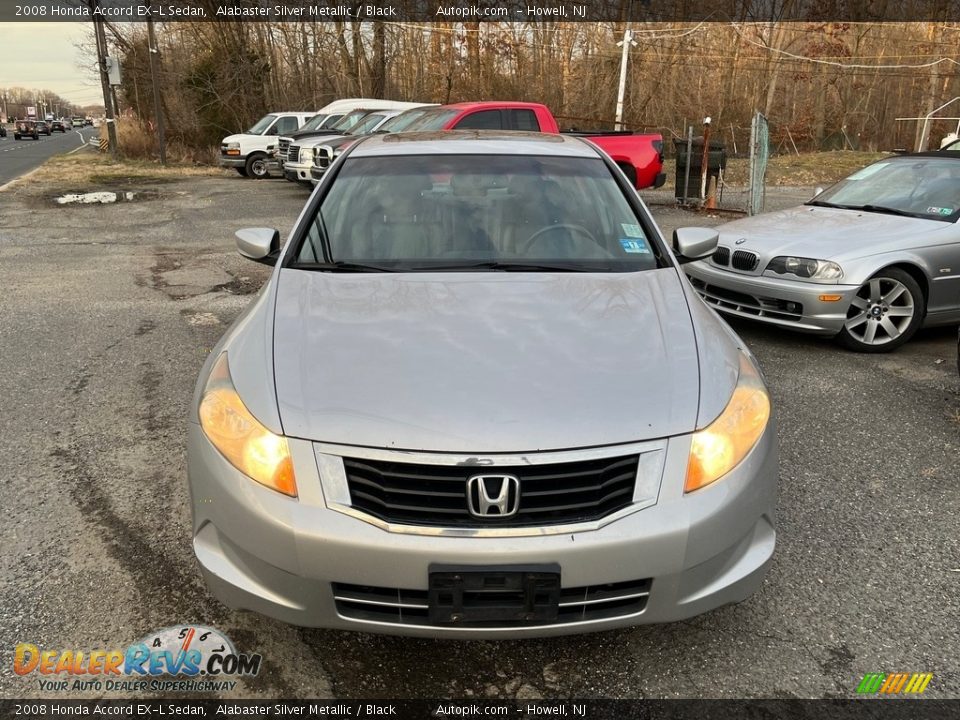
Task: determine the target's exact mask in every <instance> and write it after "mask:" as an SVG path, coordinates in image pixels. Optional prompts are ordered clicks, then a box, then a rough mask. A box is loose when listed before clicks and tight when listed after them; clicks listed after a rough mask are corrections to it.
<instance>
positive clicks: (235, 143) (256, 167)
mask: <svg viewBox="0 0 960 720" xmlns="http://www.w3.org/2000/svg"><path fill="white" fill-rule="evenodd" d="M316 114H317V113H312V112H273V113H269V114H267V115H264V116H263V117H262V118H260V120H258V121H257V122H256V124H254V126H253V127H251V128H250V129H249V130H247V131H246V132H242V133H238V134H236V135H228V136H227V137H225V138H224V139H223V140H221V141H220V157H219V158H218V162H219V164H220V166H221V167H232V168H233V169H235V170H236V171H237V172H238V173H240V174H241V175H243V176H244V177H252V178H257V179H259V178H265V177H270V170H269V167H268V163H267V151H268V150H269V148H270V146H271V145H276V144H277V136H278V135H289V134H290V133H292V132H296V131H297V130H299V129H300V128H301V127H303V124H304V123H305V122H306V121H307V120H309V119H310V118H312V117H313V116H314V115H316Z"/></svg>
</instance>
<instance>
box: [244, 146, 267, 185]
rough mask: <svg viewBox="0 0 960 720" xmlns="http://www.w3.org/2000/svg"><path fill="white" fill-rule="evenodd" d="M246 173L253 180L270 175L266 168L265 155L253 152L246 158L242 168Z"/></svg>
mask: <svg viewBox="0 0 960 720" xmlns="http://www.w3.org/2000/svg"><path fill="white" fill-rule="evenodd" d="M244 169H245V170H246V171H247V175H248V176H249V177H252V178H253V179H254V180H263V179H264V178H268V177H270V171H269V170H268V169H267V156H266V155H263V154H259V153H258V154H254V155H251V156H250V157H248V158H247V164H246V166H245V168H244Z"/></svg>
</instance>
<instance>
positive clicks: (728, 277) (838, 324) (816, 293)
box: [683, 261, 859, 336]
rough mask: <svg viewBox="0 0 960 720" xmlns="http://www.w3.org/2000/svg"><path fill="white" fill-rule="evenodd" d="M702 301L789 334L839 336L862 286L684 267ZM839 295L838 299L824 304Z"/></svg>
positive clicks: (703, 265)
mask: <svg viewBox="0 0 960 720" xmlns="http://www.w3.org/2000/svg"><path fill="white" fill-rule="evenodd" d="M683 269H684V272H685V273H686V275H687V277H688V278H689V279H690V281H691V282H692V283H693V286H694V288H695V289H696V291H697V293H698V294H699V295H700V297H701V298H703V300H704V302H706V303H707V305H709V306H710V307H712V308H714V309H715V310H717V311H719V312H722V313H724V314H726V315H733V316H736V317H742V318H748V319H750V320H759V321H761V322H765V323H769V324H771V325H778V326H780V327H783V328H788V329H790V330H799V331H801V332H807V333H812V334H817V335H831V336H832V335H836V334H837V333H838V332H840V331H841V330H842V329H843V324H844V322H846V319H847V310H848V309H849V307H850V302H851V301H852V300H853V298H854V296H855V295H856V294H857V290H859V286H858V285H828V284H824V283H810V282H802V281H798V280H780V279H777V278H770V277H763V276H757V275H740V274H738V273H734V272H730V271H727V270H720V269H717V268H715V267H713V266H712V265H709V264H708V263H707V262H705V261H700V262H693V263H689V264H687V265H684V266H683ZM821 295H839V296H840V299H839V300H834V301H825V300H821V299H820V296H821Z"/></svg>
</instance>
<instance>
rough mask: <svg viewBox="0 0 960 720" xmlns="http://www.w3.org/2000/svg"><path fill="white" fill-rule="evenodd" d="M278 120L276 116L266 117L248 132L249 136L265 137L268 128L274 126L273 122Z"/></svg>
mask: <svg viewBox="0 0 960 720" xmlns="http://www.w3.org/2000/svg"><path fill="white" fill-rule="evenodd" d="M276 119H277V116H276V115H264V116H263V117H262V118H260V119H259V120H257V123H256V124H255V125H254V126H253V127H252V128H250V129H249V130H247V135H263V133H265V132H266V130H267V128H268V127H270V125H271V124H273V121H274V120H276Z"/></svg>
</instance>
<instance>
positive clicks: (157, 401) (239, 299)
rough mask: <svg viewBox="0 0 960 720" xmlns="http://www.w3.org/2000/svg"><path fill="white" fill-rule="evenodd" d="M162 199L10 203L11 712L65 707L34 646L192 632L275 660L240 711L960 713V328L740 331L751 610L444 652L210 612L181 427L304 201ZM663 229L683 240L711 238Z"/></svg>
mask: <svg viewBox="0 0 960 720" xmlns="http://www.w3.org/2000/svg"><path fill="white" fill-rule="evenodd" d="M90 189H97V188H90ZM113 189H117V188H113ZM126 189H130V190H140V189H142V188H139V187H133V186H131V187H130V188H126ZM152 189H153V190H155V191H156V193H157V194H158V195H159V197H155V198H153V199H149V200H145V201H142V202H136V201H135V202H129V203H119V204H116V205H112V206H106V207H99V206H98V207H72V206H67V207H56V206H54V204H53V203H52V202H51V201H50V199H49V196H50V195H52V194H53V189H51V190H50V192H49V193H46V192H45V191H44V189H43V188H42V187H37V186H35V185H31V186H29V187H27V188H24V189H16V188H14V189H12V190H8V191H6V192H4V193H0V287H2V288H3V290H4V292H3V298H4V302H3V311H2V313H0V347H2V348H3V351H2V353H0V457H3V458H4V459H5V461H6V463H5V464H6V472H5V473H4V475H3V478H2V482H0V503H2V506H3V507H4V508H5V510H6V517H7V522H5V523H3V524H0V543H2V544H3V546H4V547H6V548H8V550H9V549H13V550H14V551H12V552H11V551H8V552H5V553H3V554H0V586H2V598H3V600H2V601H0V635H2V636H3V637H4V638H6V643H5V645H6V647H5V649H4V658H3V660H2V662H0V696H3V697H24V696H47V697H49V696H50V693H49V692H46V693H44V692H42V691H41V690H40V688H39V687H38V685H37V683H36V680H35V679H34V678H33V677H31V678H22V677H19V676H16V675H14V673H13V672H12V658H11V656H12V652H11V649H12V646H13V645H15V644H16V643H18V642H32V643H35V644H37V645H40V646H43V647H48V648H59V649H65V648H78V649H84V648H113V647H122V646H124V645H125V644H127V643H129V642H131V641H133V640H135V639H137V638H140V637H142V636H144V635H145V634H146V633H148V632H149V631H151V630H154V629H157V628H162V627H166V626H170V625H175V624H179V623H187V622H193V623H198V624H204V625H210V626H213V627H216V628H218V629H220V630H222V631H224V632H225V633H226V634H227V635H229V636H230V637H231V638H232V639H233V640H234V642H235V643H236V644H237V646H238V648H239V649H241V650H245V651H249V652H259V653H261V654H262V655H263V657H264V663H265V664H264V667H263V669H262V670H261V673H260V675H259V676H258V677H256V678H255V679H253V680H251V681H249V682H246V683H243V684H241V685H240V686H238V688H237V689H236V691H234V692H233V693H232V694H231V695H230V696H231V697H245V696H248V697H256V696H263V697H268V696H281V697H380V698H392V697H445V696H448V697H457V698H469V697H501V698H503V697H520V698H535V697H541V696H543V697H580V698H588V697H648V698H659V697H667V698H670V697H850V696H852V695H853V691H854V689H855V688H856V685H857V683H858V682H859V680H860V678H861V677H862V676H863V674H864V673H867V672H920V671H923V672H932V673H934V680H933V682H932V683H931V685H930V687H929V689H928V691H927V695H930V696H937V697H957V696H960V675H958V667H957V664H956V662H957V661H956V659H957V658H958V657H960V631H958V624H957V618H958V616H960V599H958V598H960V592H958V590H960V489H958V483H957V478H958V474H960V473H958V457H960V378H958V375H957V367H956V328H948V329H943V330H936V331H923V332H921V333H920V334H919V336H918V337H917V338H916V339H914V340H913V341H912V342H911V343H909V344H908V345H907V346H905V347H904V348H903V349H902V350H900V351H899V352H897V353H895V354H892V355H881V356H867V355H856V354H852V353H848V352H845V351H843V350H841V349H839V348H838V347H836V346H835V345H833V344H832V343H830V342H828V341H824V340H817V339H811V338H808V337H805V336H800V335H793V334H789V333H786V332H782V331H776V330H771V329H767V328H763V327H758V326H756V325H752V324H745V323H738V324H737V325H736V329H737V331H738V332H740V333H741V334H742V335H743V337H744V338H745V340H746V341H747V342H748V343H749V345H750V346H751V348H752V349H753V350H754V352H755V353H756V354H757V356H758V357H759V359H760V361H761V363H762V365H763V368H764V370H765V372H766V374H767V377H768V380H769V384H770V387H771V389H772V393H773V398H774V401H775V403H776V411H777V413H778V415H779V426H780V433H781V504H780V515H779V529H778V530H779V539H778V543H779V545H778V552H777V555H776V558H775V562H774V565H773V569H772V571H771V573H770V575H769V576H768V579H767V580H766V582H765V584H764V586H763V588H762V590H761V591H760V592H759V593H758V594H757V595H755V596H754V597H752V598H751V599H749V600H748V601H746V602H744V603H742V604H740V605H738V606H733V607H726V608H723V609H721V610H719V611H716V612H713V613H711V614H708V615H706V616H702V617H699V618H696V619H694V620H691V621H688V622H684V623H677V624H674V625H670V626H660V627H657V626H654V627H641V628H638V629H634V630H630V631H619V632H608V633H602V634H596V635H591V636H582V637H568V638H561V639H548V640H527V641H522V642H488V641H484V642H453V641H443V642H440V641H427V640H410V639H397V638H390V637H379V636H372V635H358V634H348V633H340V632H329V631H322V630H311V629H301V628H294V627H289V626H285V625H282V624H279V623H276V622H274V621H272V620H268V619H265V618H262V617H259V616H256V615H253V614H250V613H245V612H234V611H230V610H228V609H226V608H224V607H223V606H221V605H219V604H218V603H217V602H216V601H214V600H213V599H212V598H211V597H210V596H209V595H208V594H207V593H206V591H205V589H204V587H203V585H202V583H201V581H200V578H199V575H198V572H197V568H196V563H195V562H194V559H193V554H192V551H191V546H190V517H189V508H188V498H187V485H186V477H185V463H184V443H185V440H184V436H185V423H186V420H185V418H186V415H187V406H188V404H189V402H190V400H191V394H192V391H193V385H194V380H195V378H196V375H197V372H198V371H199V369H200V366H201V364H202V362H203V360H204V358H205V357H206V355H207V353H208V352H209V351H210V349H211V348H212V347H213V345H214V343H215V342H216V340H217V339H218V337H219V336H220V335H221V334H222V332H223V331H224V329H225V328H226V327H227V326H228V325H229V323H230V322H231V321H232V320H233V318H235V317H236V316H237V314H238V313H239V312H240V310H241V309H242V308H243V307H244V306H245V305H246V303H247V302H249V300H250V297H251V296H250V294H249V293H251V292H253V291H255V290H256V289H257V288H258V287H259V286H260V284H261V283H262V282H263V280H264V279H265V277H266V276H267V273H268V272H269V270H268V268H266V267H264V266H262V265H258V264H256V263H251V262H249V261H245V260H243V259H242V258H240V257H239V256H238V255H237V254H236V252H234V250H233V239H232V232H233V230H234V229H235V228H237V227H243V226H248V225H267V226H277V227H280V228H281V229H282V232H283V233H286V232H287V231H288V230H289V227H290V225H291V223H292V221H293V219H294V217H295V216H296V214H297V212H298V211H299V209H300V207H301V206H302V204H303V202H304V200H305V198H306V192H305V191H303V190H302V189H301V188H298V187H294V186H293V185H291V184H290V183H286V182H283V181H265V182H255V181H247V180H241V179H239V178H236V177H231V176H227V175H224V177H223V178H192V179H190V180H184V181H178V182H173V183H164V184H159V185H156V186H155V187H153V188H152ZM653 210H654V212H655V215H656V216H657V218H658V220H659V221H660V222H661V223H662V224H663V226H664V230H665V231H667V232H669V231H670V230H672V229H673V228H674V227H677V226H679V225H691V224H716V223H717V222H719V221H720V219H719V218H716V217H708V216H697V215H694V214H690V213H687V212H684V211H680V210H677V209H675V208H671V207H669V206H659V205H658V206H654V207H653ZM120 695H121V696H122V695H123V693H120ZM73 696H76V694H74V695H73Z"/></svg>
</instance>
